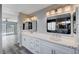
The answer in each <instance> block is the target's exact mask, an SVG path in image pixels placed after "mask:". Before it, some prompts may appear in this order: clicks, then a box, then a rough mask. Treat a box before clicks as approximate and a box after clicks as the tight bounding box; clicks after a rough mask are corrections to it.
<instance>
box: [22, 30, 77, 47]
mask: <svg viewBox="0 0 79 59" xmlns="http://www.w3.org/2000/svg"><path fill="white" fill-rule="evenodd" d="M22 35H28V36H31V37H35V38H40V39H42V40H45V41H49V42H51V43H55V44H60V45H63V46H67V47H71V48H77V47H78V43H77V41H76V38H75V36H65V35H59V34H58V35H57V34H52V35H51V34H46V33H39V32H33V33H31V32H28V31H22Z"/></svg>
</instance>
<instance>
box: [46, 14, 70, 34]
mask: <svg viewBox="0 0 79 59" xmlns="http://www.w3.org/2000/svg"><path fill="white" fill-rule="evenodd" d="M47 32H54V33H63V34H70V33H71V19H70V14H63V15H59V16H55V17H52V18H48V19H47Z"/></svg>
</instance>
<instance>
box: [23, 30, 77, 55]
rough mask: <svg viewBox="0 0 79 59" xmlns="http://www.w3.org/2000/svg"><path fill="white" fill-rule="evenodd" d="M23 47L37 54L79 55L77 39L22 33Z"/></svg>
mask: <svg viewBox="0 0 79 59" xmlns="http://www.w3.org/2000/svg"><path fill="white" fill-rule="evenodd" d="M22 46H24V47H25V48H27V49H28V50H29V51H31V52H32V53H35V54H75V53H79V51H78V49H77V48H78V45H77V43H76V39H75V37H72V36H60V35H56V34H55V35H54V34H52V35H51V34H50V35H49V34H44V33H38V32H34V33H31V32H27V31H23V32H22Z"/></svg>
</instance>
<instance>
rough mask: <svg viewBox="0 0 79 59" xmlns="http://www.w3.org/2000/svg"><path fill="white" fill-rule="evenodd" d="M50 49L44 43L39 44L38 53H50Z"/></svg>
mask: <svg viewBox="0 0 79 59" xmlns="http://www.w3.org/2000/svg"><path fill="white" fill-rule="evenodd" d="M51 53H52V49H51V48H50V47H47V46H45V45H41V46H40V54H51Z"/></svg>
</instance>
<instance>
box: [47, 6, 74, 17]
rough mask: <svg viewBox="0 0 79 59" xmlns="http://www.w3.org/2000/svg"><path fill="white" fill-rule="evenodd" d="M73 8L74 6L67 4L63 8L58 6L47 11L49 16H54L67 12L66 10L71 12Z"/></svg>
mask: <svg viewBox="0 0 79 59" xmlns="http://www.w3.org/2000/svg"><path fill="white" fill-rule="evenodd" d="M73 10H74V9H73V7H72V6H70V5H68V6H65V7H62V8H58V9H56V10H51V11H48V12H46V16H47V17H49V16H53V15H55V14H62V13H66V12H69V13H71V12H72V11H73Z"/></svg>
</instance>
